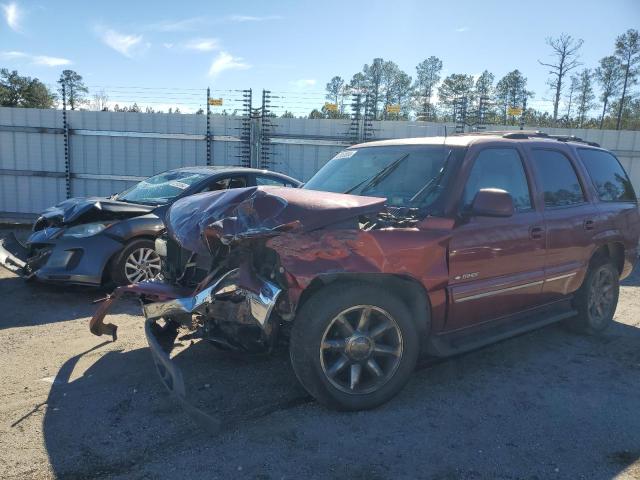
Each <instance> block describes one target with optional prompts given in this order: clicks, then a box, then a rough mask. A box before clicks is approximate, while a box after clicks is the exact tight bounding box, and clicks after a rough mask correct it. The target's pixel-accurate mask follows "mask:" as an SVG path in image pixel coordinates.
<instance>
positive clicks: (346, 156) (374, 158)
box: [303, 145, 461, 207]
mask: <svg viewBox="0 0 640 480" xmlns="http://www.w3.org/2000/svg"><path fill="white" fill-rule="evenodd" d="M458 150H461V149H455V151H458ZM453 151H454V149H452V148H451V147H449V146H445V145H415V146H414V145H402V146H389V147H365V148H359V149H347V150H343V151H342V152H340V153H338V154H337V155H336V156H335V157H333V158H332V159H331V160H330V161H329V162H328V163H327V164H326V165H325V166H324V167H322V168H321V169H320V170H319V171H318V172H317V173H316V174H315V175H314V176H313V177H312V178H311V179H310V180H309V181H308V182H307V183H306V184H305V185H304V187H303V188H305V189H309V190H324V191H329V192H339V193H350V194H353V195H366V196H371V197H386V198H387V203H388V204H389V205H393V206H407V207H409V206H411V207H425V206H428V205H430V204H432V203H433V202H434V201H435V199H436V198H437V197H438V196H439V194H440V192H441V191H442V189H443V188H444V182H445V180H446V173H447V170H448V169H447V168H446V165H447V162H448V159H449V158H450V157H451V154H452V152H453ZM425 187H426V188H425Z"/></svg>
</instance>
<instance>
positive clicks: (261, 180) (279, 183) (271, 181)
mask: <svg viewBox="0 0 640 480" xmlns="http://www.w3.org/2000/svg"><path fill="white" fill-rule="evenodd" d="M256 185H274V186H276V187H292V186H293V185H291V183H290V182H287V181H285V180H281V179H279V178H275V177H262V176H260V175H256Z"/></svg>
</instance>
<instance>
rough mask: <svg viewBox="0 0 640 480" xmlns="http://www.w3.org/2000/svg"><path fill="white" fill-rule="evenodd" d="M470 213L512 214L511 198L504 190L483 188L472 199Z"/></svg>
mask: <svg viewBox="0 0 640 480" xmlns="http://www.w3.org/2000/svg"><path fill="white" fill-rule="evenodd" d="M471 214H472V215H475V216H478V217H510V216H512V215H513V198H511V194H510V193H509V192H507V191H505V190H502V189H499V188H483V189H481V190H480V191H479V192H478V193H476V196H475V198H474V199H473V204H472V206H471Z"/></svg>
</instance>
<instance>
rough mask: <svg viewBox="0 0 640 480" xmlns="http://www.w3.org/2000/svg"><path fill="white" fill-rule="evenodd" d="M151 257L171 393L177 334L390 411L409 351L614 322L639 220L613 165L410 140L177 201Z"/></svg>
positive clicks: (592, 157)
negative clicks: (254, 357) (303, 178)
mask: <svg viewBox="0 0 640 480" xmlns="http://www.w3.org/2000/svg"><path fill="white" fill-rule="evenodd" d="M166 225H167V235H166V236H165V238H164V239H160V240H159V241H158V242H157V243H156V249H157V251H158V253H159V254H160V255H161V256H163V257H164V274H165V282H164V283H159V282H149V283H143V284H138V285H134V286H129V287H121V288H120V289H119V290H117V291H116V292H115V293H114V294H113V295H112V296H111V297H110V298H109V299H108V300H107V301H106V302H105V303H104V304H103V305H102V306H101V307H100V309H99V311H98V312H97V313H96V316H95V317H94V318H93V319H92V322H91V329H92V332H93V333H95V334H98V335H100V334H112V335H113V336H114V337H115V328H116V327H115V326H114V325H111V324H104V323H103V318H104V316H105V313H106V311H107V309H108V308H109V305H110V304H111V303H112V302H113V300H114V299H115V298H117V297H118V296H119V295H121V294H122V293H126V292H133V293H136V294H139V295H141V296H142V297H143V310H144V315H145V317H146V319H147V320H146V329H145V330H146V333H147V337H148V340H149V344H150V346H151V351H152V353H153V357H154V361H155V363H156V365H157V367H158V371H159V373H160V375H161V377H162V378H163V380H164V382H165V384H166V385H167V386H168V387H169V389H170V390H172V391H174V392H175V393H176V394H177V395H178V396H179V397H182V398H183V399H184V396H185V387H184V384H183V381H182V375H181V373H180V371H179V370H178V369H177V368H176V367H175V365H174V364H173V363H172V362H171V360H170V359H169V352H170V349H171V346H172V345H173V343H174V340H175V339H176V337H177V336H178V334H179V331H180V330H188V331H190V337H191V338H193V337H200V338H203V339H206V340H209V341H211V342H213V343H214V344H216V345H218V346H220V347H221V348H225V349H239V350H245V351H257V350H271V349H274V348H275V347H276V346H277V345H279V344H282V343H283V342H288V344H289V350H290V356H291V363H292V365H293V369H294V371H295V373H296V375H297V377H298V379H299V380H300V382H301V383H302V385H303V386H304V388H305V389H306V390H307V391H308V392H309V393H310V394H311V395H313V396H314V397H315V398H316V399H318V400H319V401H321V402H322V403H324V404H326V405H329V406H331V407H335V408H340V409H348V410H356V409H365V408H371V407H375V406H376V405H380V404H381V403H383V402H385V401H387V400H389V399H390V398H391V397H393V396H394V395H395V394H396V393H398V391H399V390H400V389H401V388H402V387H403V386H404V384H405V383H406V382H407V380H408V379H409V376H410V374H411V371H412V370H413V368H414V366H415V364H416V360H417V358H418V356H419V355H420V354H421V353H426V354H431V355H437V356H446V355H451V354H454V353H458V352H462V351H466V350H470V349H474V348H477V347H480V346H482V345H486V344H489V343H491V342H495V341H497V340H500V339H503V338H506V337H509V336H512V335H515V334H519V333H522V332H524V331H527V330H531V329H534V328H538V327H541V326H543V325H547V324H550V323H552V322H557V321H561V320H562V321H564V322H566V323H567V324H568V325H569V326H571V327H572V328H574V329H577V330H579V331H582V332H586V333H599V332H601V331H603V330H604V329H605V328H606V327H607V326H608V325H609V324H610V323H611V322H612V318H613V314H614V311H615V309H616V304H617V301H618V285H619V280H620V279H622V278H624V277H626V276H627V275H629V273H630V272H631V270H632V269H633V266H634V263H635V261H636V258H637V256H638V249H637V248H638V238H639V235H640V215H639V211H638V203H637V200H636V195H635V193H634V190H633V187H632V185H631V182H630V181H629V178H628V176H627V174H626V173H625V171H624V170H623V168H622V167H621V165H620V163H619V162H618V160H617V159H616V157H615V156H613V155H612V154H611V153H610V152H608V151H606V150H604V149H601V148H599V147H598V146H597V145H596V144H592V143H587V142H583V141H581V140H580V139H576V138H574V137H552V136H549V135H545V134H542V133H539V132H511V133H504V134H503V133H492V134H482V135H480V134H478V135H461V136H452V137H447V138H441V137H440V138H437V137H434V138H414V139H404V140H390V141H382V142H373V143H368V144H363V145H356V146H353V147H350V148H347V149H346V150H344V151H342V152H340V153H339V154H338V155H336V156H335V157H334V158H333V159H332V160H331V161H329V162H328V163H327V164H326V165H325V166H324V167H323V168H322V169H320V171H318V172H317V173H316V175H315V176H313V178H311V180H309V181H308V182H307V183H306V184H305V185H304V187H303V188H302V189H290V188H277V187H251V188H245V189H238V190H228V191H224V192H214V193H205V194H200V195H194V196H191V197H188V198H185V199H183V200H179V201H178V202H176V203H175V204H174V205H173V206H172V207H171V209H170V210H169V212H168V215H167V218H166Z"/></svg>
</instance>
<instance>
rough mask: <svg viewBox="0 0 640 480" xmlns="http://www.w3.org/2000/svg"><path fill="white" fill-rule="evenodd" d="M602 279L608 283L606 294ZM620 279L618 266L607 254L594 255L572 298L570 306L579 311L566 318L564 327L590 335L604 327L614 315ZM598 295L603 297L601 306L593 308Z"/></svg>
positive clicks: (601, 330) (610, 321)
mask: <svg viewBox="0 0 640 480" xmlns="http://www.w3.org/2000/svg"><path fill="white" fill-rule="evenodd" d="M603 279H604V280H603ZM605 280H606V283H607V290H606V292H607V293H606V294H605V293H604V292H605V289H604V288H603V285H602V282H603V281H605ZM619 281H620V275H619V273H618V269H617V268H616V266H615V265H614V264H613V263H612V262H611V259H610V258H609V257H605V256H600V257H596V258H594V259H593V260H592V262H591V265H590V266H589V270H588V271H587V275H586V276H585V279H584V282H583V283H582V286H581V287H580V289H579V290H578V291H577V292H576V295H575V297H574V299H573V305H574V308H575V309H576V310H577V311H578V314H577V315H576V316H575V317H573V318H570V319H568V320H567V322H566V324H567V326H568V327H569V328H570V329H571V330H573V331H575V332H578V333H586V334H589V335H595V334H599V333H601V332H603V331H604V330H606V329H607V327H608V326H609V325H611V323H612V321H613V315H614V314H615V312H616V307H617V305H618V295H619V293H620V283H619ZM605 296H606V298H605ZM601 297H602V298H603V303H602V304H601V308H595V307H594V303H598V299H599V298H601ZM600 312H601V314H600Z"/></svg>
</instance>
